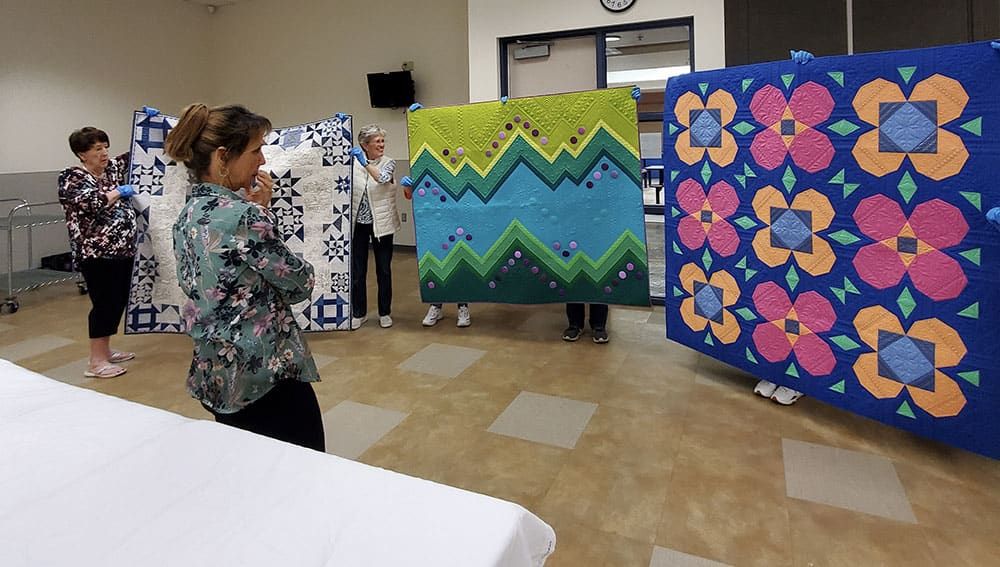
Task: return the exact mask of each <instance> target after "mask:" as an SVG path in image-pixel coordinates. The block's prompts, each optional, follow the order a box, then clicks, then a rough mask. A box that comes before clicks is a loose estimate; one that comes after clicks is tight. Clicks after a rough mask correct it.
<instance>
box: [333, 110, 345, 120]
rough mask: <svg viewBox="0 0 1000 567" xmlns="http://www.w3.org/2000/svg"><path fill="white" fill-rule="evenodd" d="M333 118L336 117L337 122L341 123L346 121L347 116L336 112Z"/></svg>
mask: <svg viewBox="0 0 1000 567" xmlns="http://www.w3.org/2000/svg"><path fill="white" fill-rule="evenodd" d="M334 116H336V117H337V120H340V121H341V122H343V121H344V120H347V115H346V114H344V113H343V112H338V113H336V114H334Z"/></svg>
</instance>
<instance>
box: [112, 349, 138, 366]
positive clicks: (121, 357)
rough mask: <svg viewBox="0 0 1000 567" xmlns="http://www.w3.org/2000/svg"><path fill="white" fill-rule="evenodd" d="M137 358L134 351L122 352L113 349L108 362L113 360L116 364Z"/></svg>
mask: <svg viewBox="0 0 1000 567" xmlns="http://www.w3.org/2000/svg"><path fill="white" fill-rule="evenodd" d="M133 358H135V353H134V352H121V351H117V350H113V351H111V356H110V357H108V362H113V363H115V364H117V363H119V362H127V361H129V360H132V359H133Z"/></svg>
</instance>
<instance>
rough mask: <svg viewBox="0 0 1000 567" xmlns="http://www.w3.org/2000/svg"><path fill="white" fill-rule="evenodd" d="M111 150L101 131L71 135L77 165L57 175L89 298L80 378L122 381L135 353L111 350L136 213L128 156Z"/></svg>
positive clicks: (126, 285)
mask: <svg viewBox="0 0 1000 567" xmlns="http://www.w3.org/2000/svg"><path fill="white" fill-rule="evenodd" d="M154 113H157V111H156V110H155V109H151V108H150V109H148V110H147V114H151V115H153V114H154ZM109 146H110V143H109V140H108V135H107V134H106V133H104V131H103V130H99V129H97V128H93V127H90V126H88V127H86V128H81V129H80V130H77V131H75V132H73V133H72V134H70V137H69V147H70V149H71V150H72V151H73V154H74V155H76V157H77V158H78V159H79V160H80V165H76V166H73V167H68V168H66V169H64V170H63V171H62V173H61V174H60V175H59V202H60V203H61V204H62V206H63V210H64V211H65V212H66V227H67V228H68V229H69V241H70V248H71V249H72V251H73V259H74V261H75V262H76V265H77V267H78V269H79V270H80V273H81V274H83V279H84V280H86V282H87V291H88V293H89V294H90V301H91V309H90V315H89V316H88V326H89V334H90V364H89V365H88V366H87V371H86V372H84V375H85V376H89V377H92V378H114V377H115V376H121V375H122V374H124V373H125V368H122V367H121V366H118V364H117V363H120V362H125V361H126V360H131V359H133V358H135V354H134V353H131V352H120V351H115V350H111V335H114V334H117V333H118V324H119V323H120V322H121V318H122V314H123V313H124V312H125V307H126V305H127V304H128V296H129V289H130V287H131V284H132V263H133V261H134V257H135V246H136V243H135V239H136V213H135V209H133V208H132V206H131V205H130V204H129V202H128V200H129V198H130V197H131V196H132V195H133V194H134V193H135V190H134V189H133V188H132V186H131V185H125V183H126V182H127V177H128V164H129V154H128V153H127V152H126V153H124V154H122V155H120V156H118V157H116V158H114V159H111V158H110V157H109V154H108V147H109Z"/></svg>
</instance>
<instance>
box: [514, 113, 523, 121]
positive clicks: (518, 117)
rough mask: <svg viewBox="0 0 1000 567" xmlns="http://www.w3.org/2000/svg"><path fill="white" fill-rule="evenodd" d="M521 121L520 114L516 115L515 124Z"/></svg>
mask: <svg viewBox="0 0 1000 567" xmlns="http://www.w3.org/2000/svg"><path fill="white" fill-rule="evenodd" d="M520 121H521V115H520V114H515V115H514V122H520Z"/></svg>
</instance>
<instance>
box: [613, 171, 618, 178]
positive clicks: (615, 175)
mask: <svg viewBox="0 0 1000 567" xmlns="http://www.w3.org/2000/svg"><path fill="white" fill-rule="evenodd" d="M611 179H618V172H617V171H612V172H611Z"/></svg>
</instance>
